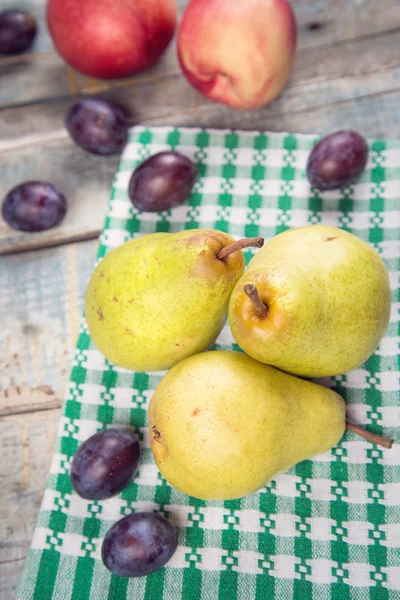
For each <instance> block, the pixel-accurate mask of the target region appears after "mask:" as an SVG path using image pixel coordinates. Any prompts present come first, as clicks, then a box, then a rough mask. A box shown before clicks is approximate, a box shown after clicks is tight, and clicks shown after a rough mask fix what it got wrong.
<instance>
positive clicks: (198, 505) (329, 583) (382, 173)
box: [18, 127, 400, 600]
mask: <svg viewBox="0 0 400 600" xmlns="http://www.w3.org/2000/svg"><path fill="white" fill-rule="evenodd" d="M315 141H316V138H315V137H313V136H304V135H288V134H266V133H258V132H232V131H215V130H200V129H173V128H160V129H156V128H155V129H147V128H142V127H137V128H135V129H133V130H132V131H131V135H130V142H129V144H128V146H127V147H126V149H125V152H124V154H123V156H122V159H121V162H120V165H119V169H118V173H117V174H116V177H115V182H114V186H113V190H112V194H111V201H110V203H109V206H108V210H107V216H106V221H105V227H104V231H103V233H102V236H101V244H100V250H99V258H100V257H102V256H104V254H105V253H106V252H108V251H109V250H111V249H112V248H115V247H116V246H118V245H120V244H122V243H123V242H125V241H127V240H129V239H130V238H131V237H132V236H133V235H137V234H140V235H142V234H146V233H152V232H154V231H168V232H171V233H174V232H176V231H180V230H182V229H185V228H189V229H193V228H198V227H207V228H215V229H220V230H223V231H227V232H229V233H230V234H232V235H233V236H237V237H243V236H247V237H252V236H256V235H262V236H264V237H265V238H271V237H272V236H273V235H275V234H277V233H280V232H281V231H284V230H285V229H287V228H289V227H296V226H300V225H305V224H307V223H324V224H329V225H335V226H338V227H342V228H344V229H347V230H348V231H351V232H353V233H355V234H356V235H358V236H359V237H361V238H362V239H364V240H366V241H367V242H369V243H370V244H372V245H373V246H374V247H375V248H376V249H377V250H378V251H379V252H380V253H381V255H382V257H383V258H384V259H385V261H386V264H387V266H388V269H389V271H390V280H391V285H392V290H393V310H392V316H391V322H390V326H389V330H388V332H387V335H386V338H385V339H384V340H383V342H382V343H381V345H380V347H379V349H378V351H377V352H376V354H375V355H374V356H373V357H372V358H370V359H369V361H368V362H367V363H366V364H365V365H364V366H363V367H362V368H360V369H358V370H357V371H354V372H352V373H349V374H347V375H342V376H340V377H336V378H334V379H333V380H332V384H333V385H334V386H335V388H336V389H337V391H338V392H339V393H340V394H342V395H343V396H344V397H345V399H346V400H347V402H348V404H349V414H350V416H351V418H352V420H353V421H355V422H356V423H359V424H365V425H367V426H368V428H369V429H370V430H371V431H374V432H378V433H381V434H382V433H383V434H386V435H389V436H393V437H394V438H395V440H396V441H397V444H395V445H394V446H393V448H392V449H391V450H385V449H382V448H378V447H374V446H372V445H371V444H370V443H368V442H365V441H363V440H362V439H360V438H358V437H356V436H355V435H353V434H351V433H347V434H346V435H345V437H344V438H343V440H342V442H341V443H340V444H339V445H338V446H337V447H336V448H334V449H333V450H332V451H330V452H327V453H325V454H323V455H321V456H318V457H316V458H315V459H314V460H308V461H305V462H303V463H301V464H299V465H297V466H296V467H294V468H292V469H291V470H290V471H288V472H287V473H286V474H284V475H281V476H279V477H278V478H277V479H276V480H274V481H273V482H271V483H270V484H269V485H267V486H266V487H265V488H264V489H262V490H261V491H260V492H259V493H257V494H253V495H251V496H248V497H247V498H243V499H241V500H235V501H229V502H203V501H201V500H196V499H195V498H190V497H187V496H185V495H183V494H182V493H180V492H178V491H177V490H175V489H173V488H172V487H170V486H169V485H168V484H167V483H166V482H165V481H164V480H163V478H162V477H161V475H160V474H159V472H158V471H157V468H156V466H155V464H154V462H153V459H152V454H151V451H150V447H149V434H148V429H147V415H146V408H147V406H148V403H149V400H150V398H151V395H152V393H153V390H154V388H155V387H156V385H157V384H158V382H159V381H160V379H161V377H162V374H160V373H156V374H150V373H132V372H128V371H125V370H123V369H120V368H116V367H114V366H113V365H111V364H109V363H108V362H107V361H106V360H105V359H104V357H103V356H102V355H101V354H100V353H99V352H98V351H97V350H96V348H95V347H94V345H93V344H92V342H91V340H90V337H89V334H88V331H87V328H86V325H85V322H84V321H83V322H82V327H81V331H80V337H79V341H78V346H77V350H76V355H75V361H74V364H73V368H72V373H71V380H70V385H69V390H68V394H67V397H66V402H65V405H64V411H63V415H62V418H61V423H60V430H59V438H58V441H57V447H56V453H55V455H54V458H53V461H52V465H51V472H50V478H49V481H48V485H47V489H46V491H45V494H44V499H43V504H42V508H41V511H40V515H39V519H38V523H37V528H36V531H35V534H34V538H33V542H32V549H31V550H30V553H29V556H28V559H27V563H26V568H25V572H24V575H23V578H22V583H21V586H20V589H19V593H18V600H89V599H90V600H126V599H129V600H179V599H181V598H183V599H184V600H270V599H274V598H275V599H277V600H292V599H294V600H303V599H304V600H365V599H368V598H371V599H373V600H385V599H390V600H395V599H399V598H400V445H399V442H400V408H399V389H400V381H399V378H400V362H399V341H400V333H399V322H400V318H399V316H400V315H399V309H400V296H399V283H400V281H399V271H400V268H399V267H400V265H399V259H400V143H386V142H383V141H372V142H371V153H370V159H369V164H368V167H367V170H366V171H365V173H364V174H363V177H362V179H361V181H360V182H359V183H358V184H357V185H353V186H350V187H346V188H344V189H343V190H341V191H334V192H329V193H323V194H321V193H319V192H317V191H315V190H310V187H309V184H308V182H307V180H306V176H305V164H306V160H307V156H308V154H309V152H310V149H311V148H312V147H313V144H314V143H315ZM168 148H171V149H174V150H180V151H181V152H183V153H184V154H186V155H187V156H189V157H191V158H192V159H194V160H195V162H196V163H197V165H198V169H199V179H198V182H197V184H196V188H195V191H194V193H193V195H192V197H191V199H190V203H189V204H188V205H185V206H181V207H178V208H176V209H174V210H172V211H167V212H163V213H160V214H156V215H154V214H141V213H139V212H137V211H136V210H135V209H134V208H132V205H131V204H130V202H129V200H128V195H127V185H128V181H129V177H130V175H131V172H132V169H133V168H134V167H135V166H136V165H137V164H138V163H140V162H141V161H142V160H143V159H144V158H146V157H148V156H150V155H151V154H153V153H155V152H158V151H160V150H164V149H168ZM246 254H247V259H250V258H251V255H252V250H248V251H246ZM216 347H217V348H224V349H229V348H234V347H235V346H234V343H233V340H232V338H231V335H230V333H229V330H228V328H225V330H224V331H223V333H222V334H221V336H220V338H219V340H218V343H217V345H216ZM116 424H121V425H127V424H129V425H132V426H133V427H134V428H135V430H136V432H137V434H138V436H139V437H140V439H141V442H142V447H143V456H142V462H141V465H140V470H139V473H138V475H137V476H136V478H135V480H134V482H133V483H132V484H131V485H130V486H129V487H128V488H127V489H126V490H125V491H123V492H122V494H120V495H119V496H117V497H116V498H112V499H110V500H107V501H105V502H88V501H85V500H82V499H81V498H79V497H78V496H77V495H76V494H75V493H73V491H72V488H71V483H70V480H69V468H70V464H71V458H72V456H73V454H74V452H75V451H76V449H77V448H78V446H79V444H80V443H81V442H83V441H84V440H85V439H86V438H88V437H89V436H90V435H92V434H93V433H95V432H96V431H99V430H101V429H103V428H106V427H109V426H111V425H116ZM138 510H150V511H153V510H154V511H157V512H161V513H164V514H165V515H167V516H168V517H169V518H170V519H171V520H172V521H174V522H175V523H177V524H178V525H179V526H180V529H179V547H178V550H177V552H176V554H175V556H174V557H173V558H172V560H171V561H170V563H169V564H168V566H167V567H166V568H165V569H162V570H160V571H159V572H157V573H155V574H152V575H150V576H149V577H146V578H139V579H130V580H129V579H125V578H118V577H113V576H111V574H110V573H109V572H108V571H107V570H106V569H105V567H104V566H103V564H102V562H101V560H99V555H100V547H101V541H102V538H103V537H104V535H105V533H106V531H107V530H108V529H109V528H110V526H111V525H112V524H113V523H114V522H115V521H117V520H118V519H120V518H121V517H122V516H124V515H127V514H130V513H131V512H132V511H138Z"/></svg>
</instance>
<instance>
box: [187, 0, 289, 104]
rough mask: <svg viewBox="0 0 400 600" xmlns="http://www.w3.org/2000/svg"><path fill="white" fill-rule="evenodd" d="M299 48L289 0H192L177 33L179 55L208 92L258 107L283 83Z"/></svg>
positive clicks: (191, 77)
mask: <svg viewBox="0 0 400 600" xmlns="http://www.w3.org/2000/svg"><path fill="white" fill-rule="evenodd" d="M295 49H296V22H295V19H294V15H293V11H292V8H291V6H290V4H289V2H288V1H287V0H234V1H232V0H191V2H190V4H189V5H188V7H187V8H186V11H185V13H184V16H183V20H182V23H181V25H180V28H179V32H178V56H179V61H180V63H181V66H182V69H183V72H184V74H185V75H186V77H187V78H188V80H189V81H190V83H191V84H192V85H193V86H194V87H196V88H197V89H198V90H199V91H200V92H201V93H202V94H203V95H204V96H206V97H207V98H210V99H211V100H215V101H216V102H223V103H224V104H228V105H229V106H233V107H235V108H242V109H252V108H258V107H260V106H263V105H264V104H267V103H268V102H270V101H271V100H273V98H275V97H276V96H277V95H278V94H279V93H280V92H281V90H282V88H283V87H284V85H285V83H286V81H287V79H288V76H289V73H290V70H291V68H292V65H293V60H294V54H295Z"/></svg>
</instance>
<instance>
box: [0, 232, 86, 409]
mask: <svg viewBox="0 0 400 600" xmlns="http://www.w3.org/2000/svg"><path fill="white" fill-rule="evenodd" d="M96 250H97V242H96V241H90V242H85V243H80V244H69V245H65V246H62V247H59V248H55V249H52V250H50V249H45V250H39V251H37V252H26V253H24V254H16V255H13V256H10V257H7V259H5V258H3V259H1V260H2V263H1V264H2V271H1V277H2V286H1V291H0V322H1V323H2V335H1V338H0V416H6V415H12V414H17V413H32V412H35V411H37V410H49V409H52V408H55V407H59V406H61V403H62V401H63V398H64V394H65V389H66V384H67V379H68V374H69V370H70V367H71V363H72V359H73V353H74V348H75V342H76V339H77V336H78V328H79V322H80V318H81V314H82V310H83V302H84V296H85V292H86V286H87V283H88V281H89V278H90V275H91V273H92V271H93V267H94V262H95V255H96Z"/></svg>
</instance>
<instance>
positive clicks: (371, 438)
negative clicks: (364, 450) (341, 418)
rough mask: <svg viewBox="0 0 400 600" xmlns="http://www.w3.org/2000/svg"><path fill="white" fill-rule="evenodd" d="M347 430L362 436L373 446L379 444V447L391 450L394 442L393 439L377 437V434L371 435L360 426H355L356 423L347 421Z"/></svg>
mask: <svg viewBox="0 0 400 600" xmlns="http://www.w3.org/2000/svg"><path fill="white" fill-rule="evenodd" d="M346 428H347V429H348V430H349V431H352V432H353V433H356V434H357V435H361V437H363V438H364V439H366V440H368V442H372V444H377V446H383V447H384V448H391V447H392V445H393V440H392V439H391V438H385V437H382V436H381V435H377V434H376V433H371V432H370V431H367V430H366V429H364V428H363V427H360V426H359V425H354V423H350V422H349V421H346Z"/></svg>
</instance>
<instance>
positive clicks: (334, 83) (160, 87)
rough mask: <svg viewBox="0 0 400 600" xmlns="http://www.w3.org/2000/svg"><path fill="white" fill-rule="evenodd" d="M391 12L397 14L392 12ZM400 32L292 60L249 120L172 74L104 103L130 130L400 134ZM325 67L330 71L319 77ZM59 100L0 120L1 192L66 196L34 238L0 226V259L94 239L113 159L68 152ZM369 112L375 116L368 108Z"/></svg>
mask: <svg viewBox="0 0 400 600" xmlns="http://www.w3.org/2000/svg"><path fill="white" fill-rule="evenodd" d="M399 12H400V11H399ZM399 46H400V30H398V31H391V32H389V33H387V34H386V35H381V36H378V37H376V38H375V39H374V41H373V43H371V40H370V39H365V38H360V39H357V40H352V41H349V42H343V43H341V44H340V45H337V46H336V47H335V48H334V51H333V50H332V48H331V47H330V46H325V47H319V48H314V47H310V48H307V49H303V50H301V51H299V53H298V57H297V63H296V68H295V70H294V72H293V74H292V77H291V79H290V81H289V84H288V86H287V87H286V89H285V91H284V93H283V94H282V95H281V96H280V97H279V98H278V99H277V100H275V101H274V102H272V103H271V104H270V105H269V106H266V107H265V108H263V109H261V110H258V111H248V112H242V111H236V110H232V109H228V108H227V107H225V106H223V105H218V104H214V103H211V102H208V101H207V100H206V99H205V98H203V97H201V96H200V95H199V94H198V93H197V92H196V91H195V90H193V88H191V87H190V86H189V84H188V83H187V82H186V80H185V79H184V78H183V77H182V76H181V75H180V74H174V73H172V74H168V73H166V74H165V75H164V77H162V78H159V77H155V78H152V77H148V78H139V79H137V80H135V82H134V84H133V85H132V86H131V87H120V88H119V89H114V90H112V92H105V94H104V95H105V96H106V97H109V98H112V99H116V100H117V101H119V102H120V103H121V104H122V105H124V106H125V107H127V110H128V111H129V112H130V114H131V118H132V123H148V124H151V125H157V124H160V125H163V124H170V125H200V126H205V127H207V126H211V127H233V128H235V127H237V128H242V129H269V130H271V131H282V130H288V131H299V132H313V133H321V134H326V133H329V132H331V131H332V130H334V129H337V128H346V127H353V128H354V127H356V128H357V129H359V130H360V131H361V132H363V133H364V134H365V135H369V136H375V137H381V136H382V137H383V136H385V137H397V136H398V135H400V118H399V111H398V110H396V109H395V110H393V107H394V106H395V103H396V101H397V95H398V94H400V56H399V52H398V48H399ZM328 65H329V68H328ZM68 104H69V101H68V100H58V101H55V102H52V103H51V104H48V105H46V106H44V105H43V104H33V105H30V106H27V107H24V108H23V109H22V108H20V107H18V108H9V109H7V110H3V111H0V132H1V133H2V136H1V138H0V160H3V162H4V166H3V170H2V183H1V190H0V191H1V193H2V195H4V194H5V193H6V192H7V191H8V190H9V189H11V188H12V187H13V186H14V185H17V184H18V183H19V182H20V181H21V180H26V179H32V178H33V179H36V178H40V179H49V180H51V181H53V182H54V183H56V184H57V185H58V186H59V187H60V189H61V190H63V192H64V193H65V194H66V196H67V198H68V201H69V210H68V214H67V217H66V219H65V220H64V221H63V223H61V224H60V226H59V227H57V228H55V229H52V230H50V231H48V232H43V233H41V234H34V235H30V234H26V233H20V232H14V231H13V230H11V229H10V228H8V227H7V226H6V224H5V223H2V222H1V223H0V254H4V253H9V252H16V251H21V250H26V249H31V248H37V247H42V246H46V245H47V246H49V245H55V244H60V243H65V242H67V241H71V240H80V239H91V238H95V237H97V235H98V233H99V231H100V230H101V227H102V223H103V214H104V208H105V205H106V202H107V198H108V194H109V190H110V188H111V184H112V178H113V174H114V171H115V168H116V165H117V158H115V157H112V158H100V157H96V156H93V155H91V154H88V153H85V152H84V151H83V150H81V149H80V148H78V147H77V146H76V145H74V144H73V143H72V142H71V140H70V139H69V137H68V135H67V133H66V131H65V129H64V128H63V119H64V114H65V110H66V108H67V106H68ZM376 107H378V109H377V108H376Z"/></svg>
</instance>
